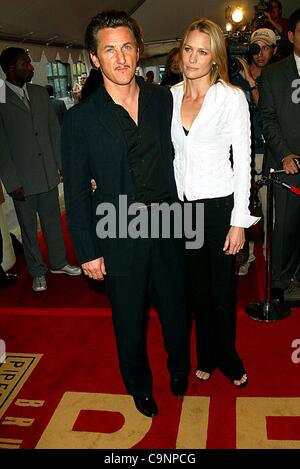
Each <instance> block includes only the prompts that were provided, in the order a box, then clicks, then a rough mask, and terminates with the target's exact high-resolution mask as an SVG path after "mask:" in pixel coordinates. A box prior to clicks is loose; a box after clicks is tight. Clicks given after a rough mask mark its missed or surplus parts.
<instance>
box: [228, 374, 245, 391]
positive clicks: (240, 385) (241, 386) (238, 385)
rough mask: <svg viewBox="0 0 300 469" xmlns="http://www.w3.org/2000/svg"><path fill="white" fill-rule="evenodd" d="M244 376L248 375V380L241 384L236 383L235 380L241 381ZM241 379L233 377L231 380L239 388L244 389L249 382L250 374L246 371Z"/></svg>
mask: <svg viewBox="0 0 300 469" xmlns="http://www.w3.org/2000/svg"><path fill="white" fill-rule="evenodd" d="M244 376H246V380H245V381H244V382H242V383H240V384H235V381H240V380H241V379H242V378H243V377H244ZM242 378H241V379H232V380H231V382H232V383H233V384H234V385H235V386H236V387H237V388H239V389H244V388H245V387H246V386H247V384H248V375H247V373H244V374H243V376H242Z"/></svg>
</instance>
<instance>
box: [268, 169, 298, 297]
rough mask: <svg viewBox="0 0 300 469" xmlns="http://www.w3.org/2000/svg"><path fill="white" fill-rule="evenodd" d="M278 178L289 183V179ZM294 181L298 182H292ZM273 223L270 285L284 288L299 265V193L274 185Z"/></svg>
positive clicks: (290, 181) (290, 178)
mask: <svg viewBox="0 0 300 469" xmlns="http://www.w3.org/2000/svg"><path fill="white" fill-rule="evenodd" d="M281 179H282V180H284V181H285V182H288V184H293V179H292V177H291V176H290V177H289V178H288V177H286V178H283V177H281ZM296 185H298V184H296ZM274 199H275V224H274V230H273V238H272V287H273V288H282V289H286V288H288V286H289V284H290V282H291V279H292V277H293V275H294V274H295V272H296V270H297V267H298V265H299V260H300V259H299V257H300V256H299V253H300V236H299V230H300V197H299V196H297V195H295V194H293V193H291V192H289V191H287V190H286V189H284V188H283V187H280V186H279V187H278V186H275V187H274Z"/></svg>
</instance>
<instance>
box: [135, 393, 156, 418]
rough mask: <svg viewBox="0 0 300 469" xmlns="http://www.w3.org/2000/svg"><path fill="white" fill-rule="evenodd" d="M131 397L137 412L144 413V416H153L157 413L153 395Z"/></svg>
mask: <svg viewBox="0 0 300 469" xmlns="http://www.w3.org/2000/svg"><path fill="white" fill-rule="evenodd" d="M132 397H133V400H134V403H135V407H136V408H137V410H138V411H139V412H141V414H143V415H146V417H155V416H156V415H158V407H157V404H156V402H155V400H154V397H153V396H147V397H139V396H132Z"/></svg>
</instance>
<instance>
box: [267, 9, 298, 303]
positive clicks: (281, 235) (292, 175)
mask: <svg viewBox="0 0 300 469" xmlns="http://www.w3.org/2000/svg"><path fill="white" fill-rule="evenodd" d="M289 29H290V30H289V33H288V36H289V40H290V42H291V43H292V44H293V48H294V51H293V53H292V54H291V55H290V56H289V57H287V58H286V59H284V60H282V61H281V62H277V63H275V64H273V65H271V66H270V67H267V68H266V69H265V70H264V71H263V73H262V82H261V83H262V85H261V93H260V103H259V104H260V109H261V115H262V124H263V135H264V138H265V140H266V153H265V156H266V159H265V169H266V170H268V169H269V168H275V169H282V168H283V169H284V171H285V173H286V174H284V175H283V176H281V177H280V179H281V180H282V181H283V182H285V183H288V184H292V185H296V186H298V187H300V173H299V169H298V167H297V164H296V161H298V162H299V159H300V124H299V123H300V102H299V101H300V99H299V95H300V90H299V77H300V9H298V10H296V11H295V12H294V13H293V14H292V15H291V17H290V19H289ZM297 88H298V90H297ZM274 200H275V225H274V231H273V252H272V266H273V271H272V285H271V286H272V289H271V298H272V299H273V300H275V301H276V300H277V301H279V302H283V301H284V290H286V289H288V288H289V289H290V291H289V292H287V293H286V298H288V297H289V293H290V292H291V291H292V290H293V297H294V298H296V297H297V298H299V299H300V284H299V280H300V272H299V271H298V272H296V271H297V268H298V267H299V254H300V236H299V232H300V197H298V196H296V195H294V194H292V193H291V192H289V191H287V190H286V189H285V188H283V187H281V186H277V185H275V187H274ZM294 276H295V277H294Z"/></svg>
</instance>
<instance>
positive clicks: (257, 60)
mask: <svg viewBox="0 0 300 469" xmlns="http://www.w3.org/2000/svg"><path fill="white" fill-rule="evenodd" d="M250 43H251V44H257V45H258V46H259V51H258V53H257V54H255V55H252V56H251V58H250V60H249V62H250V63H248V62H247V60H246V59H243V58H239V61H240V63H241V65H242V69H241V71H240V73H239V75H237V76H236V77H233V78H232V79H231V82H232V83H233V84H234V85H236V86H239V87H240V88H242V90H243V91H244V92H245V94H246V97H247V101H248V103H249V110H250V117H251V139H252V145H251V148H252V168H253V173H254V180H257V179H259V178H260V177H261V173H262V164H263V156H264V140H263V136H262V124H261V115H260V112H259V109H258V101H259V86H260V76H261V73H262V70H263V69H264V68H265V67H266V66H267V65H268V64H269V63H270V62H271V61H272V59H273V57H274V55H275V53H276V49H277V48H276V35H275V33H274V31H272V30H271V29H267V28H261V29H258V30H257V31H254V33H253V34H252V35H251V39H250ZM259 200H260V203H261V210H262V214H263V217H264V222H266V187H265V186H264V187H262V188H261V189H260V191H259ZM265 231H266V230H265ZM253 251H254V243H253V242H252V241H250V243H249V256H248V259H247V261H246V262H245V263H243V264H242V265H241V266H240V267H239V269H238V272H237V273H238V274H239V275H246V274H247V273H248V268H249V265H250V263H251V262H252V261H253V260H254V259H255V256H254V253H253Z"/></svg>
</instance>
